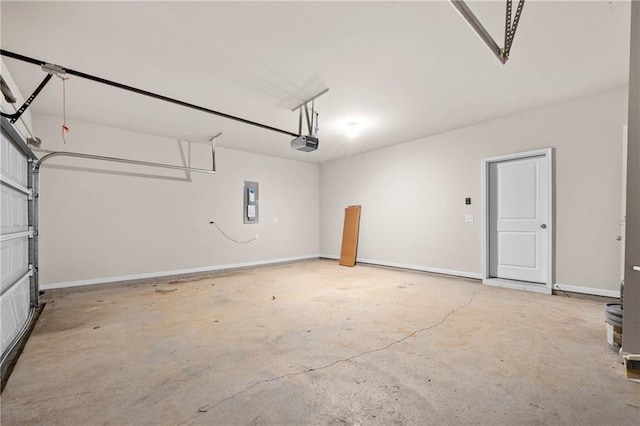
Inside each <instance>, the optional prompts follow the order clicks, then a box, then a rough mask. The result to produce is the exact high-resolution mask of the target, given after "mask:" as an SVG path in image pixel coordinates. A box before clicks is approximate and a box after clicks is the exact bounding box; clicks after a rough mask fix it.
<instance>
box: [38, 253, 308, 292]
mask: <svg viewBox="0 0 640 426" xmlns="http://www.w3.org/2000/svg"><path fill="white" fill-rule="evenodd" d="M319 257H320V255H318V254H310V255H307V256H296V257H284V258H280V259H269V260H258V261H255V262H243V263H231V264H227V265H213V266H204V267H200V268H190V269H177V270H174V271H162V272H148V273H144V274H135V275H120V276H116V277H105V278H91V279H86V280H78V281H63V282H57V283H49V284H41V285H40V289H41V290H52V289H54V288H67V287H79V286H84V285H95V284H107V283H116V282H121V281H131V280H140V279H148V278H161V277H168V276H172V275H186V274H194V273H198V272H211V271H224V270H226V269H239V268H248V267H251V266H263V265H271V264H274V263H284V262H294V261H297V260H308V259H317V258H319Z"/></svg>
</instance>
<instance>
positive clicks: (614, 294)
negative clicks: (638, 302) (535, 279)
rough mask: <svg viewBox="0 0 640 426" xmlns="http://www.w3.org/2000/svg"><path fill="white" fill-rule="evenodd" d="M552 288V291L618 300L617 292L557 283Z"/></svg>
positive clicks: (618, 293) (618, 294) (618, 292)
mask: <svg viewBox="0 0 640 426" xmlns="http://www.w3.org/2000/svg"><path fill="white" fill-rule="evenodd" d="M553 288H554V290H561V291H568V292H570V293H582V294H593V295H594V296H604V297H613V298H615V299H618V298H620V291H619V290H606V289H603V288H592V287H580V286H576V285H569V284H559V283H555V284H554V285H553Z"/></svg>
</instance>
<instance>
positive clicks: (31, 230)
mask: <svg viewBox="0 0 640 426" xmlns="http://www.w3.org/2000/svg"><path fill="white" fill-rule="evenodd" d="M34 234H35V232H33V226H30V227H29V238H33V236H34Z"/></svg>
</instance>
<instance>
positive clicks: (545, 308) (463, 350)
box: [1, 260, 640, 425]
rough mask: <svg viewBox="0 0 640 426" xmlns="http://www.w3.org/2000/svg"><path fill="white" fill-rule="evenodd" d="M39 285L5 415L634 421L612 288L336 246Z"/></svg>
mask: <svg viewBox="0 0 640 426" xmlns="http://www.w3.org/2000/svg"><path fill="white" fill-rule="evenodd" d="M46 299H47V300H48V303H47V306H46V308H45V310H44V312H43V314H42V316H41V317H40V321H39V322H38V324H37V326H36V328H35V330H34V332H33V334H32V336H31V339H30V340H29V342H28V344H27V346H26V348H25V351H24V353H23V354H22V357H21V358H20V360H19V362H18V364H17V366H16V369H15V370H14V372H13V375H12V377H11V378H10V379H9V382H8V384H7V387H6V388H5V391H4V392H3V394H2V414H1V416H2V417H1V420H2V425H25V424H60V425H92V424H117V425H125V424H136V425H140V424H163V425H164V424H167V425H182V424H187V425H192V424H225V425H226V424H249V425H258V424H278V425H281V424H296V425H298V424H327V425H343V424H362V425H364V424H374V425H375V424H380V425H389V424H420V425H424V424H437V425H447V424H491V425H497V424H509V425H514V424H572V425H573V424H581V425H587V424H593V425H595V424H597V425H614V424H615V425H625V424H629V425H637V424H640V423H639V421H640V385H638V384H633V383H631V382H628V381H626V380H625V379H624V370H623V366H622V365H621V364H620V363H619V360H618V357H617V356H616V355H615V354H613V353H612V352H610V351H609V349H608V348H607V345H606V333H605V325H604V322H603V315H604V314H603V304H602V303H601V302H596V301H591V300H581V299H576V298H567V297H564V296H544V295H539V294H533V293H527V292H522V291H515V290H507V289H499V288H494V287H486V286H483V285H481V284H479V283H478V282H475V281H470V280H463V279H452V278H446V277H443V276H437V275H431V274H425V273H414V272H407V271H398V270H391V269H385V268H378V267H372V266H364V265H358V266H356V267H355V268H345V267H340V266H338V265H337V262H335V261H326V260H318V261H309V262H302V263H296V264H288V265H281V266H273V267H265V268H257V269H251V270H245V271H240V272H234V273H227V274H220V275H217V276H213V277H209V278H206V279H198V280H192V281H187V282H173V283H170V282H158V283H157V284H138V285H129V286H122V285H120V286H118V285H108V286H101V287H99V288H90V289H83V290H78V289H76V290H72V291H69V290H66V291H63V292H60V291H58V292H49V294H48V295H47V296H46Z"/></svg>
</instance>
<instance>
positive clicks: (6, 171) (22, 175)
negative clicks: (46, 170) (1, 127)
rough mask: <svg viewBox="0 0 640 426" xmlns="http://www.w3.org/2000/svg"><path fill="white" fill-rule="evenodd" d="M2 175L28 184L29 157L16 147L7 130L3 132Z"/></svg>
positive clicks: (22, 183) (25, 184)
mask: <svg viewBox="0 0 640 426" xmlns="http://www.w3.org/2000/svg"><path fill="white" fill-rule="evenodd" d="M1 152H2V161H0V163H1V164H2V170H1V171H2V176H3V177H5V178H8V179H11V180H12V181H14V182H16V183H18V184H20V185H22V186H27V182H28V180H27V173H28V165H29V163H28V162H27V157H25V156H24V154H23V153H22V152H20V150H19V149H18V147H16V146H15V145H14V144H13V143H11V141H10V140H9V138H8V137H7V135H6V134H5V132H4V131H3V132H2V151H1Z"/></svg>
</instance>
